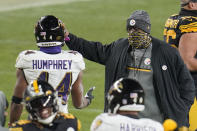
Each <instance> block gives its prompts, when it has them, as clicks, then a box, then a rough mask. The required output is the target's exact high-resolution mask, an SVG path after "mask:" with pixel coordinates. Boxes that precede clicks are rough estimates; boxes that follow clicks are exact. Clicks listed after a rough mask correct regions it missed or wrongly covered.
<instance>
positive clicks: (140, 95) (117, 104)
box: [107, 78, 144, 114]
mask: <svg viewBox="0 0 197 131" xmlns="http://www.w3.org/2000/svg"><path fill="white" fill-rule="evenodd" d="M107 99H108V103H109V105H108V113H113V114H116V113H117V111H118V110H120V111H143V110H144V90H143V88H142V86H141V85H140V84H139V83H138V82H137V81H136V80H133V79H130V78H120V79H119V80H117V81H116V82H114V84H113V85H112V86H111V88H110V90H109V92H108V96H107Z"/></svg>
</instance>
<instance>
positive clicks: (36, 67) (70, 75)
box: [10, 15, 94, 124]
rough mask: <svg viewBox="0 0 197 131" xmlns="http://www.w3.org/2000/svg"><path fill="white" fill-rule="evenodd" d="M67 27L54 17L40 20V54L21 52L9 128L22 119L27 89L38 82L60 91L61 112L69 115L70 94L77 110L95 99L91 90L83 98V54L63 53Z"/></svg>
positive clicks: (74, 52)
mask: <svg viewBox="0 0 197 131" xmlns="http://www.w3.org/2000/svg"><path fill="white" fill-rule="evenodd" d="M65 32H66V31H65V27H64V23H63V22H62V21H61V20H59V19H58V18H56V17H55V16H52V15H48V16H44V17H41V19H40V20H39V21H38V22H37V24H36V26H35V30H34V33H35V38H36V42H37V46H38V47H39V50H25V51H22V52H21V53H20V54H19V56H18V58H17V60H16V65H15V67H16V68H17V72H16V76H17V80H16V85H15V89H14V94H13V97H12V104H11V109H10V124H11V123H13V122H15V121H17V120H18V119H19V118H20V115H21V112H22V108H23V106H22V104H21V102H22V100H23V98H24V95H25V90H26V87H27V85H28V84H29V83H30V82H31V81H33V80H35V79H41V80H45V81H47V82H48V83H49V84H51V85H52V86H53V88H55V89H56V90H57V91H58V96H59V98H58V105H59V111H61V112H64V113H68V109H67V101H68V98H69V94H70V93H71V95H72V102H73V105H74V106H75V107H76V108H79V109H81V108H84V107H87V106H88V105H89V104H90V103H91V99H93V96H92V91H93V89H94V88H91V89H90V90H89V91H88V92H87V93H86V96H85V97H84V95H83V85H82V70H84V69H85V63H84V60H83V57H82V55H81V54H80V53H78V52H76V51H71V50H67V51H63V50H61V47H62V46H63V44H64V35H65Z"/></svg>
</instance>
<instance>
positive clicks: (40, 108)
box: [25, 80, 58, 125]
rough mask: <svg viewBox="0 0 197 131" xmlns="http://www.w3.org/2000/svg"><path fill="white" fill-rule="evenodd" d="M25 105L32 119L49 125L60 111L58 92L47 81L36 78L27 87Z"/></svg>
mask: <svg viewBox="0 0 197 131" xmlns="http://www.w3.org/2000/svg"><path fill="white" fill-rule="evenodd" d="M25 105H26V110H27V111H28V112H29V116H30V119H32V120H36V121H38V122H40V123H42V124H48V125H49V124H50V123H52V121H53V120H54V118H55V116H56V114H57V111H58V105H57V92H56V91H55V90H54V89H53V87H52V86H51V85H50V84H49V83H47V82H46V81H43V80H34V81H33V82H32V83H30V84H29V85H28V87H27V91H26V97H25Z"/></svg>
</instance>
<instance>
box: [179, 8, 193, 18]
mask: <svg viewBox="0 0 197 131" xmlns="http://www.w3.org/2000/svg"><path fill="white" fill-rule="evenodd" d="M179 15H185V16H196V17H197V10H186V9H184V8H181V10H180V12H179Z"/></svg>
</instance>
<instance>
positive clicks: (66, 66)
mask: <svg viewBox="0 0 197 131" xmlns="http://www.w3.org/2000/svg"><path fill="white" fill-rule="evenodd" d="M71 65H72V60H32V69H49V70H51V69H62V70H70V69H71Z"/></svg>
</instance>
